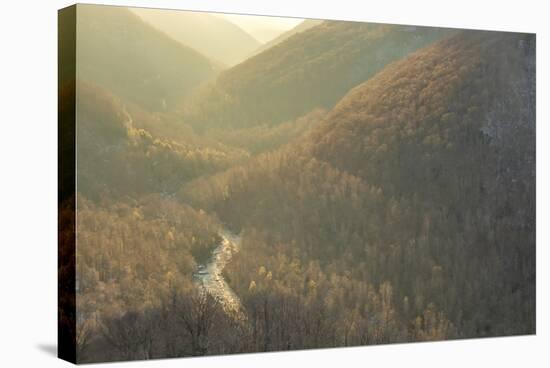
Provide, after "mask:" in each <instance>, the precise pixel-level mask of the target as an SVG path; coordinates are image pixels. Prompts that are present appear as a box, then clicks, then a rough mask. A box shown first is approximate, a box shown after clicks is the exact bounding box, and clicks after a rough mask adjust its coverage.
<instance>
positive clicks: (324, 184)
mask: <svg viewBox="0 0 550 368" xmlns="http://www.w3.org/2000/svg"><path fill="white" fill-rule="evenodd" d="M504 55H506V57H504ZM533 68H534V39H533V38H532V36H528V35H513V34H502V33H490V32H487V33H484V32H472V33H470V32H464V33H462V34H460V35H458V36H455V37H453V38H451V39H449V40H444V41H441V42H439V43H438V44H436V45H434V46H432V47H428V48H426V49H424V50H421V51H419V52H417V53H415V54H413V55H411V56H409V57H408V58H405V59H404V60H402V61H400V62H398V63H395V64H393V65H391V66H389V67H387V68H386V69H385V70H384V71H383V72H381V73H380V74H378V75H377V76H376V77H374V78H373V79H371V80H369V81H367V82H365V83H364V84H363V85H361V86H359V87H357V88H356V89H354V90H353V91H352V92H350V94H349V95H348V96H346V97H345V98H344V99H343V100H342V101H341V102H339V103H338V105H337V106H336V107H335V109H334V110H333V111H332V112H330V113H329V116H328V117H327V118H326V119H325V120H324V122H323V123H321V124H320V125H318V126H317V128H316V131H315V132H314V133H312V134H311V135H310V136H308V137H307V138H304V139H303V140H302V141H300V142H297V143H296V144H294V145H293V146H292V147H287V148H286V149H284V150H282V151H280V152H277V153H271V154H266V155H263V156H260V157H258V158H256V159H255V160H253V161H251V162H249V163H248V164H247V165H244V166H240V167H237V168H233V169H231V170H229V171H227V172H225V173H223V174H218V175H215V176H214V177H212V178H210V179H200V180H199V181H197V182H196V183H191V184H190V185H187V186H186V187H185V188H184V190H183V191H182V196H183V197H184V198H188V199H191V200H192V201H195V204H196V205H197V206H199V207H200V208H205V209H207V210H209V211H213V212H215V213H216V214H217V215H218V216H219V217H220V218H221V219H222V220H223V221H226V222H228V223H230V224H231V226H233V227H234V229H238V230H243V231H244V233H245V239H244V244H245V250H243V252H242V253H240V254H239V255H238V257H237V259H236V260H235V261H234V262H233V263H232V264H231V265H230V270H229V271H228V277H229V278H230V279H231V280H232V282H233V285H234V287H235V288H237V289H238V290H243V291H244V290H246V289H247V288H250V287H252V286H251V285H254V286H253V287H254V288H256V287H258V286H257V285H258V282H259V281H258V280H263V277H264V276H265V275H264V276H262V277H260V275H254V274H251V273H250V272H249V270H251V269H259V268H260V267H264V268H265V269H266V270H267V272H269V271H270V272H271V276H270V277H271V279H272V280H273V281H270V282H271V283H273V282H275V281H276V284H280V285H284V286H285V288H289V287H290V288H291V289H284V290H286V291H283V290H278V288H274V289H269V288H268V289H263V291H262V293H264V294H262V295H265V297H266V298H268V299H269V300H271V299H274V300H280V298H283V299H285V298H286V296H285V295H288V293H290V295H293V298H307V295H308V293H309V291H308V289H307V288H302V286H301V285H304V287H305V285H308V283H311V282H312V283H314V284H318V283H320V282H325V281H323V280H325V279H331V278H334V277H337V275H340V277H343V278H344V279H343V280H345V282H349V283H350V286H349V287H352V286H351V285H353V283H354V282H355V281H359V280H362V281H364V282H369V283H372V284H373V285H382V284H383V285H386V286H384V287H389V290H390V295H391V300H392V303H395V305H393V306H392V307H391V308H392V310H391V316H392V317H391V323H392V324H394V325H395V326H396V327H395V330H392V332H387V331H386V332H385V333H387V334H386V335H384V336H385V338H384V339H382V340H376V339H374V340H372V341H402V340H403V339H404V340H408V339H412V340H415V339H417V337H416V332H415V331H416V330H415V329H416V328H418V327H415V326H417V325H418V324H420V326H424V328H428V329H432V328H433V329H434V330H430V331H431V332H424V333H423V336H425V337H426V338H436V339H439V338H449V337H473V336H495V335H503V334H524V333H530V332H533V331H534V328H535V319H534V318H535V310H534V308H535V304H534V303H535V298H534V292H535V289H534V287H535V286H534V279H535V268H534V265H535V258H534V246H535V238H534V236H535V232H534V226H535V220H534V216H535V178H534V159H535V148H534V143H533V142H534V132H535V126H534V115H533V114H534V111H535V109H534V104H535V99H534V83H533V79H532V78H534V71H533V70H534V69H533ZM513 209H515V210H513ZM251 255H253V256H251ZM281 257H284V258H285V259H287V260H288V262H291V263H292V264H293V265H294V266H293V267H298V269H301V270H302V271H300V272H298V276H297V275H294V276H291V273H288V272H286V271H284V270H282V269H278V267H279V264H278V262H279V260H280V259H281ZM311 262H313V263H311ZM316 262H319V265H320V266H319V267H320V270H316V271H315V272H314V273H313V274H311V273H308V272H305V269H307V268H308V267H315V265H316V264H317V263H316ZM269 265H271V266H269ZM243 270H246V271H243ZM293 277H298V279H294V278H293ZM342 282H344V281H342ZM262 285H264V287H266V286H265V285H267V284H265V282H264V281H262ZM291 285H294V286H293V287H292V286H291ZM344 285H345V284H344ZM344 285H342V286H339V287H338V289H341V288H344V289H345V288H346V287H347V286H344ZM381 287H382V286H381ZM245 295H248V294H246V293H245ZM347 295H348V298H351V299H348V302H347V303H349V304H347V305H348V308H349V310H347V312H343V316H342V318H345V317H344V316H348V317H349V316H350V315H353V316H354V317H353V318H354V323H365V324H366V325H369V323H368V321H369V318H371V317H372V315H371V314H370V313H371V312H369V309H368V308H369V307H368V306H369V305H370V303H369V302H368V301H366V300H363V299H361V298H358V299H356V298H355V296H354V295H356V293H350V294H347ZM327 298H330V296H329V295H327V296H325V299H324V303H325V304H324V305H326V303H328V299H327ZM339 305H340V306H342V304H339ZM344 305H346V304H344ZM316 307H319V306H318V305H317V306H316ZM357 308H358V309H357ZM324 311H325V312H327V311H326V310H324ZM426 313H428V314H429V315H430V317H427V316H426ZM331 315H332V314H331ZM369 316H371V317H369ZM430 319H434V320H433V321H431V322H428V321H429V320H430ZM358 321H359V322H358ZM262 323H264V324H265V323H266V322H265V321H264V322H262ZM386 323H390V322H388V321H387V322H386ZM426 323H427V324H428V325H429V326H430V327H428V326H426V325H424V324H426ZM338 326H341V324H338ZM356 326H357V325H356ZM263 328H265V326H264V327H263ZM365 328H366V327H365ZM354 333H357V334H359V335H354V337H353V339H352V340H351V341H355V343H360V341H362V340H361V339H360V338H361V336H360V333H367V335H368V329H367V330H366V331H363V332H360V331H355V332H354ZM341 336H343V335H341ZM339 343H342V342H341V341H340V342H339Z"/></svg>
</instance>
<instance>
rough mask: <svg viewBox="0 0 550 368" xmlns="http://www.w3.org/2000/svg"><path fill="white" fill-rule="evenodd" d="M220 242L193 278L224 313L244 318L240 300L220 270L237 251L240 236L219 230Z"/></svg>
mask: <svg viewBox="0 0 550 368" xmlns="http://www.w3.org/2000/svg"><path fill="white" fill-rule="evenodd" d="M219 235H220V236H221V238H222V241H221V242H220V244H219V245H218V246H217V247H216V248H215V249H214V251H213V252H212V256H211V257H210V259H209V260H208V262H207V263H206V264H205V265H204V267H201V268H200V269H199V271H198V272H195V273H194V275H193V279H194V282H195V285H197V287H200V288H202V289H203V290H204V291H206V292H207V293H208V294H210V295H211V296H212V297H213V298H214V299H216V301H218V302H219V303H220V304H221V305H222V307H223V309H224V310H225V312H226V313H228V314H231V315H234V316H235V317H236V318H238V319H245V316H244V312H243V309H242V306H241V301H240V300H239V297H238V296H237V295H236V294H235V292H234V291H233V290H232V289H231V287H230V286H229V285H228V284H227V282H226V281H225V279H224V277H223V274H222V271H223V269H224V267H225V265H226V264H227V263H229V262H230V261H231V258H232V257H233V254H235V253H236V252H238V251H239V247H240V244H241V237H240V236H238V235H236V234H233V233H232V232H230V231H229V230H221V231H220V232H219Z"/></svg>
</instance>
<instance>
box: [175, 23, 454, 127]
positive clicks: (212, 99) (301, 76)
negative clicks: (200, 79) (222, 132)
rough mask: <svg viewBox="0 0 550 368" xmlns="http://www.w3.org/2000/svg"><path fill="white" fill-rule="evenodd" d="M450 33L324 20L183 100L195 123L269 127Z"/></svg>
mask: <svg viewBox="0 0 550 368" xmlns="http://www.w3.org/2000/svg"><path fill="white" fill-rule="evenodd" d="M448 34H450V31H449V30H443V29H438V28H422V27H405V26H394V25H376V24H366V23H353V22H333V21H326V22H323V23H322V24H320V25H318V26H316V27H313V28H310V29H308V30H306V31H304V32H301V33H299V34H296V35H295V36H293V37H290V38H288V39H287V40H286V41H284V42H282V43H280V44H279V45H276V46H275V47H272V48H270V49H268V50H266V51H265V52H262V53H261V54H259V55H256V56H254V57H252V58H250V59H248V60H247V61H245V62H243V63H241V64H239V65H237V66H235V67H234V68H231V69H229V70H226V71H224V72H223V73H221V74H220V76H219V77H218V78H217V79H216V81H215V82H213V83H211V84H209V85H208V86H206V87H204V88H203V89H201V90H200V91H199V92H198V93H197V94H196V95H195V96H194V98H192V99H189V100H188V103H187V105H186V119H187V121H188V122H189V124H191V125H193V126H194V127H195V128H196V129H198V130H205V129H208V128H226V129H231V128H242V127H251V126H257V125H268V126H273V125H276V124H279V123H282V122H284V121H288V120H293V119H296V118H297V117H299V116H302V115H304V114H306V113H308V112H309V111H311V110H312V109H314V108H317V107H324V108H327V107H332V105H333V104H334V103H336V102H337V101H338V100H339V99H340V98H341V97H342V96H343V95H344V94H346V92H347V91H348V90H349V89H350V88H352V87H354V86H356V85H358V84H360V83H361V82H363V81H365V80H367V79H368V78H369V77H371V76H372V75H374V74H375V73H376V72H378V71H379V70H381V69H382V68H383V67H384V66H386V65H387V64H389V63H390V62H392V61H394V60H396V59H399V58H400V57H403V56H405V55H407V54H408V53H410V52H412V51H415V50H416V49H418V48H420V47H422V46H424V45H427V44H430V43H431V42H433V41H435V40H437V39H439V38H442V37H444V36H446V35H448Z"/></svg>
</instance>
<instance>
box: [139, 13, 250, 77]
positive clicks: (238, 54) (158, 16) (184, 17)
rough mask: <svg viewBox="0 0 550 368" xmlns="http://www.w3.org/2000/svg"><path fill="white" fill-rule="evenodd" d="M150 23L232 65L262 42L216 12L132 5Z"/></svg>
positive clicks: (208, 55) (223, 62)
mask: <svg viewBox="0 0 550 368" xmlns="http://www.w3.org/2000/svg"><path fill="white" fill-rule="evenodd" d="M131 10H132V12H134V13H135V14H137V15H138V16H139V17H140V18H142V19H143V20H144V21H146V22H147V23H149V24H151V25H152V26H154V27H155V28H157V29H159V30H161V31H163V32H165V33H166V34H167V35H169V36H170V37H172V38H173V39H175V40H177V41H179V42H181V43H182V44H184V45H187V46H190V47H192V48H194V49H195V50H197V51H199V52H200V53H202V54H203V55H206V56H207V57H209V58H210V59H211V60H215V61H218V62H220V63H222V64H224V65H227V66H233V65H235V64H237V63H239V62H241V61H243V60H244V59H246V58H247V57H248V56H249V55H250V54H252V52H254V50H256V49H257V48H258V47H259V46H260V42H259V41H257V40H256V39H254V38H253V37H252V36H251V35H249V34H248V33H246V32H245V31H244V30H242V29H241V28H239V27H238V26H237V25H235V24H233V23H231V22H229V21H228V20H225V19H223V18H221V17H218V16H216V15H213V14H208V13H204V12H191V11H174V10H162V9H145V8H133V9H131Z"/></svg>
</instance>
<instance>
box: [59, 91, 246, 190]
mask: <svg viewBox="0 0 550 368" xmlns="http://www.w3.org/2000/svg"><path fill="white" fill-rule="evenodd" d="M77 89H78V99H77V116H76V117H77V125H78V131H77V141H78V153H77V161H78V166H79V170H78V182H79V189H78V190H79V192H80V193H82V194H84V195H85V196H87V197H93V198H99V197H100V196H103V195H108V196H111V195H114V196H121V195H123V196H139V195H143V194H146V193H163V194H171V193H174V192H175V191H176V190H177V189H178V188H179V187H180V186H181V185H182V183H184V182H186V181H188V180H190V179H193V178H196V177H198V176H200V175H204V174H208V173H214V172H216V171H218V170H221V169H224V168H228V167H230V166H231V165H234V164H235V163H237V162H239V161H240V160H242V159H244V158H246V156H247V154H246V152H244V151H242V150H238V149H233V148H227V147H223V146H220V145H215V146H212V145H209V144H208V143H207V142H204V141H203V140H201V139H199V138H196V137H195V139H193V138H194V136H192V135H189V136H187V137H186V138H185V140H182V139H180V140H170V139H166V138H158V137H156V136H153V135H152V134H151V133H150V132H149V131H147V130H146V129H143V128H140V127H141V126H151V125H154V124H155V123H159V124H160V122H158V120H155V119H153V118H152V117H151V116H150V115H148V114H147V113H146V112H144V111H139V110H135V112H134V110H132V109H131V108H129V107H127V106H126V105H124V104H123V103H122V102H121V101H120V100H119V99H118V98H117V97H115V96H113V95H112V94H110V93H109V92H107V91H106V90H104V89H102V88H101V87H98V86H94V85H92V84H88V83H85V82H80V83H79V84H78V85H77ZM67 108H70V106H68V107H67ZM149 120H153V121H152V122H151V121H149Z"/></svg>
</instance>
